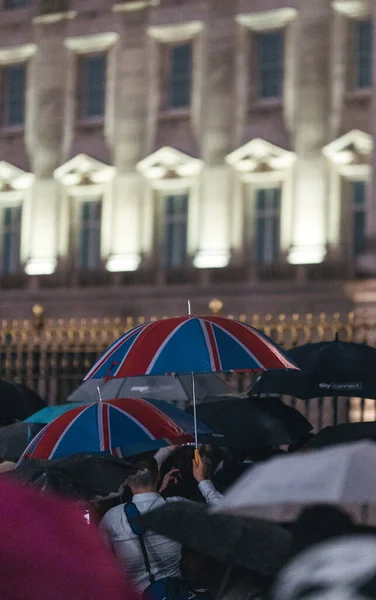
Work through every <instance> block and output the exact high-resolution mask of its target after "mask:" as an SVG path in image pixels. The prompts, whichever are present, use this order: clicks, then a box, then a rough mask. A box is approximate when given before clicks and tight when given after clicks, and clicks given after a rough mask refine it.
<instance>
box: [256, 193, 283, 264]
mask: <svg viewBox="0 0 376 600" xmlns="http://www.w3.org/2000/svg"><path fill="white" fill-rule="evenodd" d="M280 215H281V190H280V188H268V189H259V190H257V191H256V214H255V250H254V256H255V261H256V262H257V263H263V264H272V263H274V262H276V261H277V260H278V257H279V247H280V225H281V216H280Z"/></svg>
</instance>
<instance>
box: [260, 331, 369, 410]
mask: <svg viewBox="0 0 376 600" xmlns="http://www.w3.org/2000/svg"><path fill="white" fill-rule="evenodd" d="M288 354H289V357H290V358H291V359H292V360H293V361H294V362H295V363H296V364H297V365H298V366H299V367H300V369H301V371H268V372H265V373H263V374H262V375H261V376H260V377H259V378H258V379H257V381H256V382H255V384H254V385H253V387H252V388H251V391H250V394H251V395H252V396H258V395H260V394H266V395H268V394H286V395H289V396H294V397H296V398H302V399H303V400H308V399H310V398H323V397H325V396H350V397H353V396H356V397H358V398H375V399H376V369H375V365H376V349H375V348H371V347H370V346H366V345H365V344H355V343H350V342H340V341H339V340H338V336H336V339H335V340H334V341H332V342H319V343H317V344H305V345H304V346H298V347H297V348H294V349H293V350H290V352H289V353H288Z"/></svg>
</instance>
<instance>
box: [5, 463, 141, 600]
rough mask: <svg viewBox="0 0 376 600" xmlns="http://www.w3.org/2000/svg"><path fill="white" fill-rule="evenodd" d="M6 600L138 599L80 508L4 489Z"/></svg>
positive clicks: (10, 485) (16, 487)
mask: <svg viewBox="0 0 376 600" xmlns="http://www.w3.org/2000/svg"><path fill="white" fill-rule="evenodd" d="M0 504H1V511H0V531H1V560H0V598H1V600H30V599H31V598H32V599H33V600H47V599H49V600H50V599H53V600H125V599H127V600H136V598H138V594H137V593H136V592H134V591H133V589H132V587H131V585H130V584H129V582H128V580H127V578H126V575H125V574H124V573H122V572H121V570H120V568H119V566H118V565H117V564H116V562H115V559H114V557H113V556H112V555H111V550H110V549H109V548H108V546H107V547H106V543H105V541H104V540H103V539H102V537H101V535H100V534H99V533H98V531H97V530H96V528H95V527H90V526H88V525H87V523H86V521H85V519H84V518H83V510H82V509H80V506H79V505H75V504H73V503H71V502H64V501H62V500H61V499H59V498H56V497H53V496H52V495H50V494H49V495H47V494H45V495H44V494H40V493H38V492H36V491H35V490H31V489H27V488H26V487H25V486H20V485H16V484H15V483H14V482H13V481H11V480H10V479H9V477H8V475H3V476H2V479H1V485H0Z"/></svg>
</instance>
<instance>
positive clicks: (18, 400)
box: [0, 379, 46, 425]
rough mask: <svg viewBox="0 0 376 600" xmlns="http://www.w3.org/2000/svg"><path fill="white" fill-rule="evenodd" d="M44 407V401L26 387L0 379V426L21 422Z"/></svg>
mask: <svg viewBox="0 0 376 600" xmlns="http://www.w3.org/2000/svg"><path fill="white" fill-rule="evenodd" d="M45 406H46V403H45V402H44V400H42V398H41V397H40V396H39V395H38V394H37V393H36V392H34V390H32V389H30V388H28V387H27V386H26V385H23V384H21V383H15V382H14V381H7V380H6V379H0V425H11V424H12V423H16V422H17V421H23V420H24V419H27V417H29V416H30V415H32V414H33V413H35V412H37V410H40V409H41V408H43V407H45Z"/></svg>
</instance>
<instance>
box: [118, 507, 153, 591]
mask: <svg viewBox="0 0 376 600" xmlns="http://www.w3.org/2000/svg"><path fill="white" fill-rule="evenodd" d="M124 513H125V516H126V517H127V520H128V523H129V526H130V528H131V529H132V531H133V533H134V534H135V535H136V536H137V537H138V540H139V542H140V548H141V552H142V556H143V558H144V563H145V569H146V571H147V573H148V575H149V581H150V583H155V578H154V575H153V574H152V572H151V565H150V561H149V555H148V551H147V550H146V545H145V540H144V534H145V533H146V529H145V527H144V524H143V523H142V520H141V515H140V511H139V510H138V508H137V506H136V505H135V504H134V503H133V502H129V503H127V504H124Z"/></svg>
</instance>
